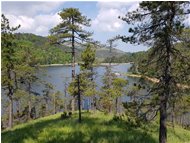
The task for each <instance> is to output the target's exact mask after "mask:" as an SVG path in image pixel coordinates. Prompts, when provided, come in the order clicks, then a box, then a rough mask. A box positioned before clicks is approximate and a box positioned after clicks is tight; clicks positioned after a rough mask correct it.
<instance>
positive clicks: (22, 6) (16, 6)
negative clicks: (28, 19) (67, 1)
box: [2, 1, 63, 16]
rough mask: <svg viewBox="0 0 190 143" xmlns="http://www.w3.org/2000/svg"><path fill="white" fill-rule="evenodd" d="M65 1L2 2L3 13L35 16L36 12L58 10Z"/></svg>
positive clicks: (44, 12) (45, 12)
mask: <svg viewBox="0 0 190 143" xmlns="http://www.w3.org/2000/svg"><path fill="white" fill-rule="evenodd" d="M62 3H63V2H39V1H36V2H26V1H20V2H14V1H12V2H2V13H4V14H12V15H16V16H18V15H25V16H35V15H36V14H39V13H43V14H47V13H49V12H52V11H53V10H56V9H57V8H58V7H59V6H60V5H61V4H62Z"/></svg>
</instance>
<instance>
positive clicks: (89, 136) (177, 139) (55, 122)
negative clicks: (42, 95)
mask: <svg viewBox="0 0 190 143" xmlns="http://www.w3.org/2000/svg"><path fill="white" fill-rule="evenodd" d="M111 119H112V116H111V115H104V114H103V113H96V114H92V113H83V122H82V123H81V124H79V123H77V115H76V114H75V115H73V117H72V118H71V119H67V120H61V119H60V114H56V115H53V116H49V117H45V118H41V119H38V120H35V121H31V122H29V123H26V124H22V125H18V126H16V127H14V128H13V129H12V130H7V131H3V132H2V143H63V142H65V143H81V142H84V143H157V142H158V126H157V125H156V124H153V123H152V124H150V125H148V126H145V127H143V128H136V129H135V128H129V127H127V124H126V123H124V122H114V121H110V120H111ZM168 143H190V131H187V130H184V129H182V128H179V127H176V128H175V132H174V131H172V129H171V128H169V129H168Z"/></svg>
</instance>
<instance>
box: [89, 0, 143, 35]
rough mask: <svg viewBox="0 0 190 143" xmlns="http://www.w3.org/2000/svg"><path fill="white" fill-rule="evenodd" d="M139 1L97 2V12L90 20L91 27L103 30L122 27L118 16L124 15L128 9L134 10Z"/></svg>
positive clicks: (113, 30) (112, 30) (115, 29)
mask: <svg viewBox="0 0 190 143" xmlns="http://www.w3.org/2000/svg"><path fill="white" fill-rule="evenodd" d="M138 3H139V2H98V4H97V6H98V8H99V12H98V15H97V17H96V18H95V19H94V20H92V28H93V29H94V30H99V31H103V32H116V31H119V30H121V29H122V28H123V27H124V22H123V21H122V20H120V19H119V18H118V17H119V16H124V15H125V14H126V13H127V12H128V11H129V10H135V9H136V8H137V7H138Z"/></svg>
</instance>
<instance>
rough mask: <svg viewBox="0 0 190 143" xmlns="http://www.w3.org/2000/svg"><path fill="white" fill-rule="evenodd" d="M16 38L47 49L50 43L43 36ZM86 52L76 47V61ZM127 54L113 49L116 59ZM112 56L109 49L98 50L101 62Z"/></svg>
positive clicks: (22, 34) (24, 34) (19, 34)
mask: <svg viewBox="0 0 190 143" xmlns="http://www.w3.org/2000/svg"><path fill="white" fill-rule="evenodd" d="M16 37H17V39H19V40H21V39H22V40H26V41H30V42H32V43H33V44H34V45H35V46H38V47H39V46H40V47H41V46H42V47H45V46H47V44H49V43H48V38H47V37H43V36H38V35H35V34H30V33H16ZM66 44H67V45H69V44H68V43H66ZM54 47H57V48H60V49H62V50H63V51H65V52H71V49H70V48H66V47H64V46H60V45H56V46H54ZM83 50H84V47H81V46H79V45H76V60H79V61H80V55H81V52H82V51H83ZM125 54H126V52H123V51H121V50H118V49H115V48H113V49H112V55H114V56H115V57H120V56H123V55H125ZM109 55H110V53H109V49H108V48H97V49H96V58H97V60H98V61H99V62H102V61H104V60H105V59H106V58H108V57H109Z"/></svg>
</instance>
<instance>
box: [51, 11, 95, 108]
mask: <svg viewBox="0 0 190 143" xmlns="http://www.w3.org/2000/svg"><path fill="white" fill-rule="evenodd" d="M59 16H60V17H61V20H62V21H61V23H60V24H58V25H57V26H56V27H54V28H53V29H51V30H50V32H51V36H49V39H50V42H51V43H55V44H59V45H64V46H67V47H68V46H69V47H70V48H71V49H72V51H71V54H72V79H73V80H74V77H75V53H76V46H77V45H78V44H81V43H82V42H83V41H84V42H85V41H91V39H90V38H89V37H90V36H91V35H92V33H90V32H87V31H85V30H84V28H83V26H86V27H89V26H90V19H88V18H87V17H86V16H83V15H82V14H81V12H80V11H79V9H76V8H66V9H63V10H62V11H61V12H60V13H59ZM70 45H71V46H70ZM74 99H75V97H74V98H73V100H72V111H74V110H75V100H74Z"/></svg>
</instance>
